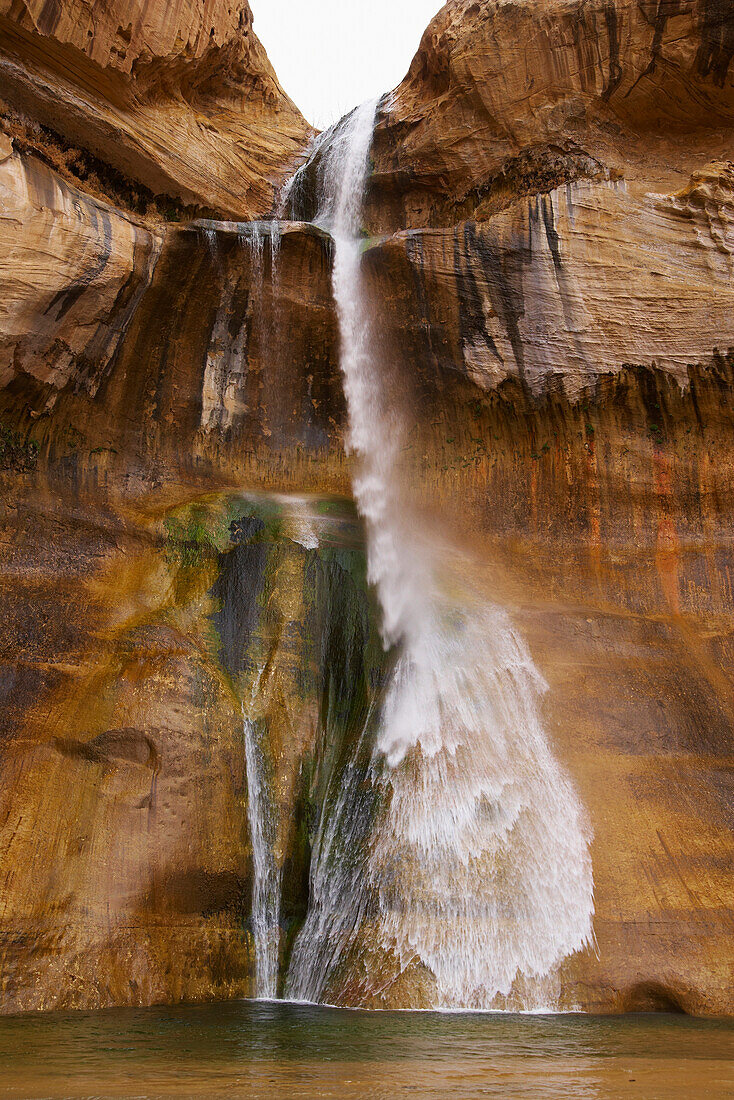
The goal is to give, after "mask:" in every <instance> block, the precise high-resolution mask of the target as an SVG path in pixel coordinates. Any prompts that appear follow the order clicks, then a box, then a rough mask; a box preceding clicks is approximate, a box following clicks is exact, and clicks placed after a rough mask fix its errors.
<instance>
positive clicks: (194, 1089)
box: [0, 1002, 734, 1100]
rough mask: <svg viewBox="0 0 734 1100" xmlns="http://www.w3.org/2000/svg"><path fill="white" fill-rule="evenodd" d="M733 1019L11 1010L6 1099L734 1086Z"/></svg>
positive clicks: (372, 1097)
mask: <svg viewBox="0 0 734 1100" xmlns="http://www.w3.org/2000/svg"><path fill="white" fill-rule="evenodd" d="M733 1059H734V1021H702V1020H692V1019H690V1018H688V1017H684V1016H680V1017H678V1016H665V1015H656V1016H626V1017H604V1018H600V1017H590V1016H498V1015H481V1014H475V1015H466V1014H453V1013H450V1014H440V1013H407V1012H406V1013H392V1012H385V1013H382V1012H380V1013H368V1012H352V1011H345V1010H338V1009H327V1008H312V1007H306V1006H303V1007H302V1006H297V1005H288V1004H284V1003H262V1002H260V1003H254V1002H230V1003H227V1004H218V1005H206V1006H188V1007H182V1008H160V1009H121V1010H111V1011H107V1012H98V1013H91V1014H90V1013H68V1014H66V1013H65V1014H50V1015H46V1016H35V1017H33V1016H31V1017H12V1018H4V1019H0V1097H92V1096H94V1097H105V1096H129V1097H159V1096H161V1097H162V1096H187V1097H188V1096H190V1097H216V1096H225V1095H226V1096H247V1097H249V1098H251V1100H260V1098H263V1100H264V1098H267V1100H280V1098H281V1097H282V1098H287V1100H301V1098H304V1100H310V1098H316V1097H319V1098H322V1097H329V1098H330V1097H335V1098H336V1097H338V1098H339V1100H395V1098H400V1097H421V1098H422V1100H446V1098H448V1097H451V1098H452V1100H454V1098H458V1100H468V1098H472V1100H473V1098H475V1097H476V1098H480V1097H497V1098H502V1100H507V1098H512V1097H523V1098H527V1100H551V1098H552V1100H557V1098H561V1097H562V1098H564V1100H577V1098H579V1100H580V1098H583V1100H592V1098H594V1100H596V1098H599V1100H601V1098H603V1100H612V1098H613V1100H617V1098H619V1097H630V1098H644V1100H668V1098H671V1100H672V1098H673V1097H675V1098H676V1100H680V1098H688V1097H691V1098H693V1097H695V1098H697V1100H698V1098H708V1097H716V1098H719V1097H731V1096H734V1061H733Z"/></svg>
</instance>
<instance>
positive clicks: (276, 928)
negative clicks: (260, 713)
mask: <svg viewBox="0 0 734 1100" xmlns="http://www.w3.org/2000/svg"><path fill="white" fill-rule="evenodd" d="M242 720H243V728H244V736H245V764H246V768H247V816H248V820H249V825H250V839H251V843H252V873H253V882H252V916H251V920H252V934H253V938H254V940H255V996H256V997H257V998H258V1000H273V999H274V998H275V997H276V996H277V991H278V952H279V946H280V870H279V868H278V866H277V863H276V859H275V842H276V831H277V817H276V813H275V807H274V802H273V799H272V798H271V795H270V792H269V790H268V775H267V768H266V756H265V753H264V752H263V749H262V746H261V745H260V743H259V739H258V730H257V726H256V724H255V722H253V721H252V719H250V718H249V717H248V716H247V714H246V713H245V709H244V706H243V711H242Z"/></svg>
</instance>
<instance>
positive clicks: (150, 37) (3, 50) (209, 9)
mask: <svg viewBox="0 0 734 1100" xmlns="http://www.w3.org/2000/svg"><path fill="white" fill-rule="evenodd" d="M0 73H2V81H1V82H0V88H1V89H2V100H3V101H4V106H3V108H2V111H1V112H0V115H1V116H2V125H3V127H4V129H5V131H6V132H7V133H10V134H11V135H13V136H14V137H15V138H16V141H17V142H18V144H19V146H21V147H25V148H27V149H32V150H35V151H36V152H38V153H40V154H41V155H42V156H43V157H45V159H47V161H49V162H50V163H52V164H54V165H55V166H56V167H58V168H60V169H61V170H62V171H63V173H64V174H65V175H66V176H67V177H68V178H72V179H73V178H75V177H76V178H80V179H81V180H82V181H83V182H84V183H85V185H86V186H87V187H91V188H93V189H94V190H96V191H97V193H98V194H101V195H103V196H107V197H109V198H111V199H112V201H113V202H118V203H119V202H127V203H128V204H129V205H130V206H132V207H133V208H134V209H138V210H140V211H141V212H145V210H146V209H147V208H150V209H151V212H153V213H154V212H155V211H156V210H158V211H160V212H161V213H165V214H167V215H168V216H169V217H173V218H176V219H178V218H179V217H180V216H181V213H182V207H183V208H193V209H201V210H207V211H210V212H215V213H217V214H223V215H225V216H227V217H232V218H248V219H249V218H256V217H259V216H261V215H263V214H265V213H267V212H268V211H269V210H270V209H271V207H272V205H273V198H274V193H275V191H276V189H277V186H278V184H279V183H280V182H282V179H283V174H284V171H285V170H286V169H287V167H288V165H289V164H290V163H291V162H293V161H294V160H295V158H297V156H298V154H299V153H300V152H301V150H302V148H303V146H304V144H305V143H306V142H307V140H308V136H309V133H310V129H309V127H308V125H307V123H306V122H305V120H304V119H303V117H302V116H301V114H300V112H299V111H298V110H297V108H296V107H295V106H294V105H293V103H292V102H291V100H290V99H289V98H288V96H287V95H286V94H285V92H284V91H283V89H282V88H281V86H280V84H279V83H278V80H277V77H276V76H275V73H274V72H273V69H272V67H271V65H270V62H269V61H268V59H267V56H266V54H265V51H264V50H263V48H262V46H261V44H260V42H259V41H258V39H257V36H256V35H255V34H254V32H253V30H252V12H251V11H250V7H249V4H248V3H247V2H246V0H242V2H241V3H237V4H228V3H224V0H207V2H206V3H205V4H203V5H200V4H194V3H191V2H189V3H185V4H172V3H169V2H163V3H159V2H152V3H151V2H148V0H143V2H134V3H131V2H126V0H108V2H106V3H104V4H102V5H99V4H91V3H88V2H86V0H77V2H73V0H59V2H53V3H51V4H47V3H33V2H32V3H28V4H26V3H15V0H5V2H4V3H3V4H2V5H0Z"/></svg>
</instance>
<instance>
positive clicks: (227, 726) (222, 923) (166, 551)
mask: <svg viewBox="0 0 734 1100" xmlns="http://www.w3.org/2000/svg"><path fill="white" fill-rule="evenodd" d="M23 508H24V513H25V518H26V526H25V527H23V528H22V529H21V527H20V526H19V527H18V528H17V529H16V532H17V535H18V537H17V539H16V542H15V545H14V548H13V550H12V552H11V554H9V555H7V556H6V568H5V573H4V577H3V581H2V602H3V607H4V609H5V624H6V634H5V643H4V650H3V656H2V678H1V679H0V684H2V690H3V696H4V700H3V701H4V704H5V706H4V715H5V721H4V726H3V738H2V753H3V772H2V781H1V782H0V806H1V807H2V825H1V826H0V862H1V864H2V867H3V883H4V886H3V892H2V900H1V904H0V973H1V974H2V1011H3V1012H18V1011H30V1010H39V1009H51V1008H57V1009H58V1008H92V1007H100V1006H105V1005H120V1004H131V1005H135V1004H150V1003H161V1002H164V1003H166V1002H176V1001H180V1000H191V999H198V1000H201V999H216V998H227V997H242V996H252V995H253V994H254V992H255V989H254V984H253V978H254V944H253V936H252V928H251V924H250V907H251V895H252V881H253V879H252V875H253V872H252V846H251V833H250V828H249V825H248V817H247V799H248V782H247V772H246V767H245V753H244V734H243V713H246V714H248V716H249V717H250V718H251V719H252V720H253V721H255V722H257V723H258V724H259V726H260V728H261V730H262V736H263V741H264V743H265V744H266V745H267V746H268V750H267V751H268V765H269V770H270V782H269V792H270V793H269V797H271V798H272V799H273V800H274V802H275V803H276V806H277V821H278V830H277V844H276V861H277V865H278V867H279V868H280V869H282V874H283V900H282V906H281V916H282V924H283V936H282V943H281V954H282V965H283V967H285V965H287V959H288V953H289V951H290V946H291V943H292V938H293V936H294V935H295V932H296V931H297V929H298V928H299V927H300V924H301V922H302V920H303V917H304V914H305V906H306V904H307V876H308V863H309V855H310V843H311V835H312V828H313V824H314V822H315V821H316V819H317V817H318V812H319V806H320V801H321V799H322V798H323V788H324V786H325V784H326V783H327V782H328V781H329V778H330V772H331V769H332V767H333V759H332V757H333V756H334V754H336V755H338V754H339V753H340V752H342V751H344V747H345V746H348V745H349V744H350V742H351V740H352V739H353V738H354V737H355V736H358V734H359V732H360V729H361V723H363V721H364V715H365V713H366V711H367V710H368V709H369V707H370V705H371V703H372V698H373V695H374V691H375V687H376V685H377V684H378V683H379V670H380V664H381V662H382V656H381V650H380V647H379V644H378V643H377V640H376V621H375V615H374V609H373V607H372V604H371V601H370V599H369V597H368V595H367V591H366V585H365V583H364V571H365V564H364V555H363V551H362V549H361V547H360V535H359V530H358V527H357V525H356V523H355V519H354V516H353V513H350V512H349V511H347V512H345V511H344V508H343V506H342V507H339V506H335V505H334V504H333V502H323V504H319V502H316V501H314V502H310V501H305V500H296V501H288V500H280V501H271V500H268V499H266V498H261V499H260V501H259V502H253V501H252V500H249V501H248V500H245V499H243V498H242V497H217V498H211V497H210V498H209V499H208V500H207V501H205V502H200V503H197V504H194V505H192V506H190V507H184V508H179V509H175V510H173V511H169V512H167V513H165V514H164V515H162V516H158V517H155V518H154V519H150V518H149V519H148V520H147V521H145V522H143V523H142V524H141V523H140V522H138V523H134V522H131V521H130V520H129V519H125V518H123V517H122V516H121V515H119V514H114V513H113V512H111V511H107V512H106V513H104V514H103V513H101V512H99V511H97V510H96V509H95V508H94V506H93V505H92V504H91V503H89V502H88V503H87V505H86V507H85V508H84V510H83V518H84V522H83V523H81V522H78V521H77V522H73V520H72V519H71V518H70V517H69V516H68V513H67V514H65V509H64V508H63V507H62V510H61V511H60V512H59V511H57V510H56V509H55V508H53V507H51V508H49V507H48V504H47V503H46V504H45V505H44V502H43V500H42V499H40V498H37V497H34V495H33V494H26V496H25V497H24V500H23ZM37 509H43V510H44V511H45V523H41V521H40V520H41V511H40V510H37ZM243 532H246V533H245V534H243ZM325 532H326V533H328V538H327V542H328V544H329V545H328V546H324V547H323V548H321V549H319V548H318V547H317V545H314V544H318V536H319V535H321V536H322V537H323V536H324V534H325ZM299 539H300V540H302V541H298V540H299ZM47 540H49V544H48V545H47ZM302 542H306V543H307V544H308V545H307V546H304V545H303V544H302ZM44 546H45V548H44ZM56 547H58V549H56ZM42 623H45V626H42ZM263 670H264V671H263ZM326 729H328V730H329V731H330V733H329V739H328V741H327V740H326V738H325V734H324V731H325V730H326Z"/></svg>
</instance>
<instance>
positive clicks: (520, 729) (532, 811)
mask: <svg viewBox="0 0 734 1100" xmlns="http://www.w3.org/2000/svg"><path fill="white" fill-rule="evenodd" d="M376 110H377V103H376V102H370V103H366V104H364V105H363V106H362V107H360V108H358V109H357V110H356V111H354V112H353V113H352V114H351V115H350V116H349V117H348V118H347V119H346V120H343V121H342V122H341V123H339V124H337V126H336V127H333V128H332V130H331V131H330V132H329V133H328V134H327V135H325V136H322V138H321V139H320V140H319V141H318V145H317V147H316V149H315V151H314V156H315V155H316V154H318V166H317V170H318V178H319V182H320V192H321V194H320V208H319V214H318V219H317V222H318V224H320V225H321V226H322V227H324V228H326V229H328V230H329V232H330V233H331V235H332V237H333V240H334V246H335V256H334V268H333V294H334V299H335V302H336V307H337V313H338V320H339V329H340V337H341V348H340V354H341V369H342V374H343V383H344V390H345V394H346V399H347V405H348V412H349V439H348V444H349V447H350V449H351V451H352V453H353V454H354V456H355V460H356V471H355V474H354V495H355V499H356V502H357V506H358V508H359V511H360V513H361V515H362V516H363V518H364V522H365V528H366V534H367V551H368V576H369V580H370V581H371V582H372V584H373V585H374V586H375V589H376V592H377V595H378V598H379V602H380V607H381V611H382V631H383V639H384V643H385V645H386V647H391V646H394V647H395V648H396V651H397V660H396V663H395V666H394V669H393V672H392V675H391V679H390V682H389V684H388V687H387V690H386V693H385V697H384V700H383V703H382V707H381V712H380V714H379V715H378V716H376V717H375V720H374V722H373V723H372V728H371V729H366V730H365V733H364V735H363V738H362V740H361V742H360V744H359V745H358V746H357V748H356V749H355V752H354V757H353V760H352V763H351V765H350V767H349V768H348V769H347V773H346V774H345V775H341V776H339V777H337V778H336V779H335V780H334V781H333V782H332V785H331V787H332V791H331V795H330V797H328V798H326V799H325V800H324V806H323V808H322V819H321V821H320V823H319V826H318V830H317V835H316V839H315V843H314V847H313V854H312V864H311V892H310V901H309V905H310V909H309V913H308V915H307V918H306V921H305V924H304V926H303V927H302V929H301V931H300V933H299V935H298V938H297V940H296V943H295V946H294V949H293V953H292V958H291V963H290V967H289V972H288V976H287V982H286V995H287V996H289V997H292V998H294V999H302V1000H311V1001H322V1000H324V999H333V1000H339V999H340V998H342V997H345V998H348V997H349V992H348V991H349V990H352V991H353V990H354V989H356V988H360V989H362V988H366V986H365V972H366V971H368V970H369V967H370V959H371V958H372V957H373V956H374V957H377V955H379V954H380V953H381V955H382V956H383V957H390V958H391V959H392V960H393V962H394V972H397V973H399V974H403V975H408V976H409V975H410V973H411V972H412V973H413V974H415V975H416V976H417V980H418V981H419V982H422V983H423V986H424V987H425V984H426V982H427V983H428V985H429V986H430V988H431V990H432V993H431V994H430V999H431V1003H432V1004H433V1005H434V1006H435V1007H445V1008H451V1007H456V1008H458V1007H465V1008H490V1007H497V1006H498V1005H500V1004H501V1003H502V1000H501V999H502V998H503V997H507V996H508V995H511V994H513V993H514V995H515V1001H514V1002H513V1003H515V1004H517V998H518V996H520V997H521V1000H522V1006H523V1007H525V1008H529V1009H532V1008H539V1007H541V1006H543V1007H547V993H545V992H542V990H543V988H544V979H547V978H548V977H549V976H552V975H553V974H554V973H556V972H557V970H558V968H559V966H560V964H561V963H562V962H563V960H564V959H565V958H567V957H568V956H569V955H571V954H573V953H574V952H576V951H578V950H580V949H581V948H583V947H584V946H585V945H587V944H588V943H589V942H590V941H591V937H592V915H593V877H592V868H591V860H590V855H589V835H588V827H587V825H586V820H585V815H584V812H583V809H582V807H581V805H580V802H579V799H578V797H577V794H576V792H575V789H574V787H573V784H572V783H571V781H570V779H569V777H568V776H567V775H566V773H565V772H564V770H563V769H562V767H561V766H560V765H559V763H558V762H557V761H556V760H555V759H554V757H553V754H552V752H551V750H550V747H549V744H548V741H547V738H546V734H545V732H544V730H543V726H542V722H541V718H540V709H539V701H540V696H541V695H542V693H543V692H544V691H545V690H546V685H545V684H544V682H543V679H542V677H541V675H540V674H539V672H538V671H537V669H536V668H535V667H534V665H533V661H532V658H531V656H530V653H529V652H528V650H527V647H526V646H525V644H524V642H523V640H522V639H521V637H520V636H519V634H518V633H517V631H516V630H515V628H514V627H513V625H512V623H511V621H510V618H509V616H508V615H507V613H506V612H505V611H504V610H502V609H501V608H499V607H497V606H494V605H493V604H492V603H491V602H489V601H488V600H487V598H486V596H485V595H484V593H483V592H481V591H478V590H475V588H473V586H472V585H471V584H470V583H469V582H468V581H467V580H466V576H470V575H471V573H470V563H468V562H467V560H466V559H465V558H464V557H463V556H462V552H461V551H460V550H459V549H458V548H457V547H455V546H451V545H449V544H447V543H446V542H445V541H443V540H441V539H439V538H438V537H437V536H435V535H432V534H431V532H429V531H427V530H425V527H424V524H422V523H421V522H419V521H418V520H417V519H416V518H415V517H413V516H412V515H411V508H410V495H409V491H408V489H407V488H406V487H405V486H404V485H403V484H402V483H401V477H400V468H399V459H400V451H401V447H402V446H403V442H404V438H405V436H404V432H405V429H404V425H403V417H402V415H401V413H400V412H399V410H398V409H397V408H396V406H395V403H394V402H391V401H390V400H389V399H388V395H387V393H386V389H385V386H384V373H385V371H384V364H383V362H382V361H381V357H380V355H379V353H378V351H377V339H376V337H377V336H378V332H377V330H376V328H375V327H374V322H373V314H372V311H371V309H370V306H369V301H368V295H367V292H366V286H365V284H364V282H363V274H362V264H361V256H362V248H363V246H362V241H361V237H360V229H361V226H360V219H361V213H362V202H363V192H364V187H365V181H366V173H367V166H368V158H369V153H370V147H371V142H372V132H373V128H374V120H375V114H376ZM292 190H293V191H295V192H297V191H298V187H297V186H295V187H294V188H293V189H292ZM467 566H469V567H468V568H467ZM327 733H328V731H327ZM368 742H369V744H368ZM365 753H367V762H366V764H365V763H364V757H365ZM378 981H379V979H377V978H375V984H373V986H372V989H373V991H374V989H375V988H376V984H377V983H378ZM367 985H369V982H368V983H367ZM345 991H346V992H345ZM534 991H535V992H534Z"/></svg>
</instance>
